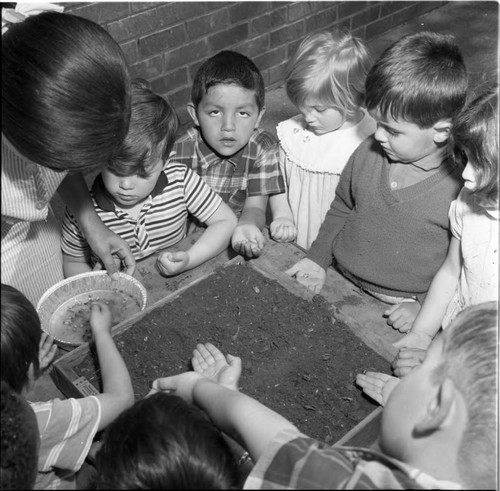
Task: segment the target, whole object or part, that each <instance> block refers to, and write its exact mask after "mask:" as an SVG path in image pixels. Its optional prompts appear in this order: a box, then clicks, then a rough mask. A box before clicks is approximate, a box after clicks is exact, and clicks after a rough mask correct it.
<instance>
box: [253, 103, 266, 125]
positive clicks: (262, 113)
mask: <svg viewBox="0 0 500 491" xmlns="http://www.w3.org/2000/svg"><path fill="white" fill-rule="evenodd" d="M265 112H266V107H265V106H264V107H263V108H262V109H261V110H260V112H259V117H258V118H257V121H255V127H254V129H257V128H258V127H259V124H260V120H261V119H262V116H264V113H265Z"/></svg>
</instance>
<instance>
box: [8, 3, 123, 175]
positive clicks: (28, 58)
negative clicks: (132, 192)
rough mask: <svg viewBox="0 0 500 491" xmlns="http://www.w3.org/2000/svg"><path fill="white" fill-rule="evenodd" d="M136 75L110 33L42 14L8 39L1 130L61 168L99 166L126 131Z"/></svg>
mask: <svg viewBox="0 0 500 491" xmlns="http://www.w3.org/2000/svg"><path fill="white" fill-rule="evenodd" d="M129 87H130V78H129V74H128V68H127V64H126V61H125V58H124V55H123V53H122V51H121V49H120V47H119V46H118V44H117V43H116V41H114V39H113V38H112V37H111V36H110V35H109V34H108V32H107V31H106V30H105V29H104V28H102V27H101V26H99V25H97V24H96V23H95V22H92V21H90V20H88V19H84V18H82V17H78V16H75V15H69V14H63V13H58V12H43V13H41V14H38V15H35V16H32V17H28V18H27V19H25V20H24V21H23V22H19V23H17V24H11V25H9V29H8V31H7V32H6V33H5V34H3V35H2V133H3V134H4V135H5V136H6V138H7V139H8V140H9V141H10V142H11V143H12V144H13V145H14V147H15V148H16V149H17V150H18V151H19V152H20V153H21V154H22V155H23V156H24V157H26V158H28V159H30V160H32V161H33V162H35V163H37V164H40V165H42V166H44V167H48V168H51V169H53V170H56V171H82V170H92V169H96V168H97V167H99V166H100V165H101V163H102V162H103V161H104V162H106V161H107V160H108V159H109V158H110V157H112V156H113V155H114V153H115V152H116V150H117V149H118V147H119V146H120V145H121V143H122V141H123V139H124V138H125V135H126V134H127V129H128V123H129V119H130V90H129Z"/></svg>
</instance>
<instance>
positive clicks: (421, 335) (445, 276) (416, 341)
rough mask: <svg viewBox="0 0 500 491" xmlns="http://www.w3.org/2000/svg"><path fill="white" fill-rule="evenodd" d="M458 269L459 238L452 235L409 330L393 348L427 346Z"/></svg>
mask: <svg viewBox="0 0 500 491" xmlns="http://www.w3.org/2000/svg"><path fill="white" fill-rule="evenodd" d="M461 269H462V253H461V251H460V241H459V240H458V239H457V238H455V237H452V238H451V242H450V245H449V246H448V252H447V254H446V258H445V260H444V262H443V264H442V266H441V268H439V270H438V272H437V273H436V275H435V276H434V278H433V280H432V282H431V285H430V287H429V291H428V292H427V295H426V297H425V300H424V303H423V304H422V308H421V309H420V312H419V313H418V315H417V317H416V319H415V321H414V322H413V325H412V328H411V331H410V332H409V333H408V334H407V335H406V336H405V337H404V338H402V339H400V340H399V341H397V342H395V343H394V344H393V346H395V347H396V348H405V347H406V348H421V349H427V347H428V346H429V344H430V343H431V341H432V339H433V337H434V336H435V335H436V333H437V332H438V331H439V328H440V327H441V322H442V321H443V318H444V315H445V313H446V308H447V307H448V304H449V303H450V301H451V299H452V298H453V295H454V293H455V290H456V288H457V284H458V281H459V278H460V271H461Z"/></svg>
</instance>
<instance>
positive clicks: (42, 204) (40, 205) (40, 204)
mask: <svg viewBox="0 0 500 491" xmlns="http://www.w3.org/2000/svg"><path fill="white" fill-rule="evenodd" d="M35 208H36V209H37V210H42V209H43V208H45V203H44V202H43V201H37V202H36V205H35Z"/></svg>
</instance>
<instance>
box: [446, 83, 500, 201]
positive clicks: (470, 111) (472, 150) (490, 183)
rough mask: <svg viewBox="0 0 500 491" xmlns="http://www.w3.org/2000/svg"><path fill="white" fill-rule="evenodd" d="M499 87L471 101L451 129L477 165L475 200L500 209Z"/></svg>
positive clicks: (458, 142)
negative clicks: (499, 153)
mask: <svg viewBox="0 0 500 491" xmlns="http://www.w3.org/2000/svg"><path fill="white" fill-rule="evenodd" d="M498 136H499V135H498V86H495V87H492V88H491V89H490V90H488V91H487V92H485V93H484V94H482V95H480V96H479V97H477V98H476V99H475V100H473V101H472V102H470V103H469V104H468V105H467V107H466V108H465V109H464V110H463V111H462V112H461V113H460V114H459V115H458V116H457V118H456V121H455V123H454V125H453V128H452V137H453V139H454V142H455V145H456V146H457V147H458V148H460V149H461V150H462V151H464V152H465V154H466V155H467V159H468V161H469V162H470V164H471V165H472V167H473V168H474V171H475V173H476V178H477V186H476V188H475V189H474V196H475V197H476V203H478V204H479V205H480V206H482V207H484V208H491V207H492V206H493V207H494V208H498V177H499V176H498Z"/></svg>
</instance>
